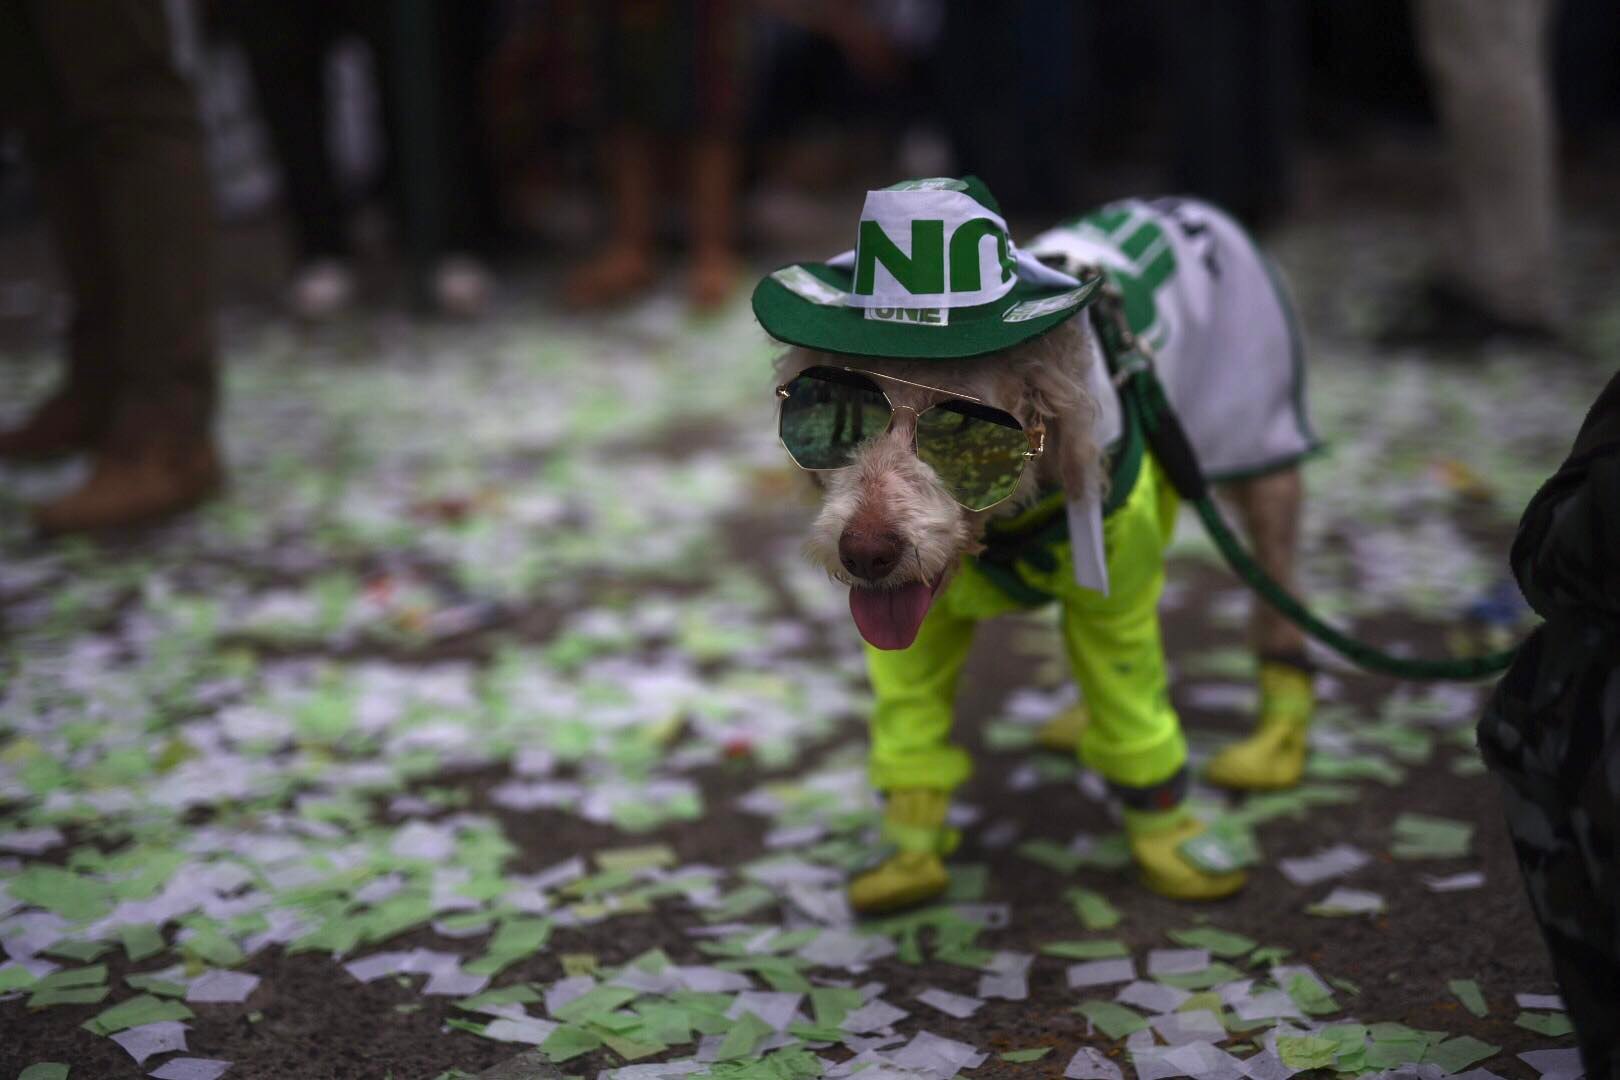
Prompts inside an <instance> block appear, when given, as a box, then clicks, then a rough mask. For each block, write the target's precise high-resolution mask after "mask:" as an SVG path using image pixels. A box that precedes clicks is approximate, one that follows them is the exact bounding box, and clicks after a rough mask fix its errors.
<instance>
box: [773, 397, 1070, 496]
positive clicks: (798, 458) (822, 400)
mask: <svg viewBox="0 0 1620 1080" xmlns="http://www.w3.org/2000/svg"><path fill="white" fill-rule="evenodd" d="M877 378H879V376H875V375H874V374H873V373H872V372H868V371H860V370H858V369H856V368H844V367H813V368H808V369H806V370H805V371H803V372H800V373H799V374H798V375H797V376H795V377H794V378H793V379H791V380H790V381H788V382H787V383H784V384H783V385H781V386H778V387H777V388H776V396H777V397H778V398H780V399H781V406H782V411H781V415H780V419H779V423H778V431H779V433H780V434H781V437H782V445H783V446H784V447H786V448H787V452H788V454H789V456H791V457H792V458H793V463H794V464H795V465H797V466H799V468H801V469H805V470H808V471H810V472H826V471H828V470H831V469H842V468H844V467H846V466H847V465H849V463H850V460H851V458H852V457H853V456H854V454H855V451H856V450H857V449H858V448H859V447H860V445H861V444H862V443H864V442H866V441H867V440H868V439H874V438H877V437H878V436H879V435H882V434H883V433H884V432H886V431H888V430H889V428H890V426H891V425H892V424H893V423H894V418H895V414H896V413H898V412H901V411H902V410H903V411H905V412H909V413H911V414H912V416H914V417H915V418H916V423H915V425H914V426H913V429H912V451H913V452H914V453H915V454H916V455H917V457H919V458H920V459H922V461H923V462H925V463H926V464H927V465H928V466H929V467H930V468H931V469H933V470H934V472H935V474H936V475H937V476H938V477H939V480H940V483H941V484H943V485H944V486H945V490H946V491H948V492H950V495H951V497H952V498H953V499H955V500H956V501H957V502H958V503H960V504H961V505H962V506H964V507H966V508H967V509H969V510H988V509H990V508H991V507H992V506H995V505H996V504H997V503H999V502H1002V501H1004V500H1006V499H1007V498H1008V497H1010V496H1011V495H1012V493H1013V492H1014V491H1015V490H1016V489H1017V487H1018V480H1019V478H1020V477H1021V476H1023V474H1024V466H1025V465H1027V464H1028V463H1029V461H1030V460H1031V459H1032V458H1038V457H1040V456H1041V454H1042V452H1043V451H1044V450H1045V449H1046V432H1045V430H1044V429H1043V428H1040V427H1035V428H1030V429H1025V427H1024V426H1023V425H1022V424H1020V423H1019V422H1018V419H1017V417H1015V416H1013V415H1012V414H1011V413H1007V412H1003V411H1002V410H1000V409H997V408H994V407H992V406H990V405H986V404H985V403H984V402H982V401H980V400H979V399H977V398H970V397H960V396H958V397H950V398H947V399H946V400H944V401H940V402H937V403H936V404H934V405H930V406H929V407H928V408H926V409H923V410H921V411H918V410H916V409H913V408H911V407H910V406H908V405H895V404H894V403H893V402H891V401H890V400H889V396H888V395H887V394H885V393H884V392H883V390H882V388H881V387H880V386H879V384H878V382H877V381H876V380H877ZM881 378H883V379H885V380H887V381H889V382H896V383H901V384H903V385H905V386H914V387H917V388H919V389H922V390H931V391H933V392H934V393H938V394H945V393H949V391H946V390H941V389H939V388H938V387H934V386H927V385H925V384H923V383H914V382H908V381H906V380H905V379H896V378H893V377H892V376H888V375H884V376H881Z"/></svg>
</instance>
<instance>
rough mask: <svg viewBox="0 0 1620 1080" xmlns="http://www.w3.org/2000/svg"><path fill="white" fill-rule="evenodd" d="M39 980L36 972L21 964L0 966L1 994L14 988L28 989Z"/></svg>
mask: <svg viewBox="0 0 1620 1080" xmlns="http://www.w3.org/2000/svg"><path fill="white" fill-rule="evenodd" d="M38 981H39V979H38V978H37V977H36V976H35V975H34V973H33V972H31V971H29V970H28V969H27V968H25V967H23V966H22V965H21V964H17V965H15V966H13V967H9V968H0V994H7V993H10V992H11V991H13V990H26V989H28V988H29V987H30V986H33V985H34V984H35V983H37V982H38Z"/></svg>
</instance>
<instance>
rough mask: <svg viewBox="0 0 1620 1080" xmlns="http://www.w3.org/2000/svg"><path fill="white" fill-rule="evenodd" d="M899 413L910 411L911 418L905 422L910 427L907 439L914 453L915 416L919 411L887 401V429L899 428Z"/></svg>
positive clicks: (919, 414)
mask: <svg viewBox="0 0 1620 1080" xmlns="http://www.w3.org/2000/svg"><path fill="white" fill-rule="evenodd" d="M886 396H887V395H885V397H886ZM901 413H910V414H911V418H910V419H909V420H907V421H906V424H907V425H908V426H909V427H910V428H911V438H910V440H909V441H910V443H911V450H912V453H916V451H917V418H918V417H919V416H921V415H922V414H921V412H919V411H918V410H917V409H914V408H912V407H911V406H910V405H896V404H894V403H893V402H890V403H889V426H888V428H887V431H890V432H892V431H894V430H896V429H897V428H899V426H900V414H901ZM902 430H903V429H902Z"/></svg>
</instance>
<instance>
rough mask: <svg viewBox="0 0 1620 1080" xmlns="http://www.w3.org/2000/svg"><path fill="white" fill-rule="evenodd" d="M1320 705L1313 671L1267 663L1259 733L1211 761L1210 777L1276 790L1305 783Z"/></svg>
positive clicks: (1248, 788) (1232, 784)
mask: <svg viewBox="0 0 1620 1080" xmlns="http://www.w3.org/2000/svg"><path fill="white" fill-rule="evenodd" d="M1315 705H1316V695H1315V693H1314V692H1313V691H1312V689H1311V675H1310V672H1308V671H1304V670H1302V669H1300V668H1298V667H1295V666H1294V665H1292V664H1284V663H1278V662H1275V661H1271V662H1267V663H1263V664H1261V665H1260V722H1259V724H1257V725H1256V726H1255V730H1254V734H1253V735H1250V736H1249V737H1248V738H1247V739H1243V740H1240V741H1239V742H1236V743H1233V744H1232V745H1231V746H1228V747H1227V748H1226V749H1225V750H1222V751H1221V752H1220V753H1218V754H1216V755H1215V756H1214V758H1212V759H1211V760H1210V763H1209V768H1208V770H1207V771H1206V775H1207V776H1208V777H1209V779H1210V782H1211V783H1215V784H1219V785H1221V786H1222V787H1228V788H1238V789H1240V790H1243V791H1276V790H1278V789H1279V788H1291V787H1293V786H1294V785H1295V784H1297V783H1299V778H1300V777H1301V776H1303V775H1304V774H1305V751H1306V748H1307V743H1308V741H1309V740H1308V738H1307V733H1308V731H1309V728H1310V724H1311V710H1312V709H1313V708H1314V707H1315Z"/></svg>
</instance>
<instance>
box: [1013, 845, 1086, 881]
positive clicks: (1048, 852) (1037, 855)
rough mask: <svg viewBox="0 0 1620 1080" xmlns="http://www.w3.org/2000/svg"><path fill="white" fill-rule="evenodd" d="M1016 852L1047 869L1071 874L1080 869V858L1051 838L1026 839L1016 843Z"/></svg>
mask: <svg viewBox="0 0 1620 1080" xmlns="http://www.w3.org/2000/svg"><path fill="white" fill-rule="evenodd" d="M1017 850H1018V854H1020V855H1022V856H1023V857H1024V858H1026V859H1028V860H1030V861H1031V862H1037V863H1040V864H1041V865H1042V866H1044V867H1046V868H1047V869H1048V870H1056V871H1057V872H1058V873H1060V874H1072V873H1074V872H1075V871H1076V870H1078V869H1080V866H1081V858H1080V856H1079V855H1077V854H1075V853H1074V852H1072V851H1070V850H1069V849H1068V848H1066V847H1064V846H1063V845H1062V844H1059V843H1057V842H1056V841H1052V840H1044V839H1037V840H1026V841H1024V842H1023V843H1022V844H1019V845H1018V849H1017Z"/></svg>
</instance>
